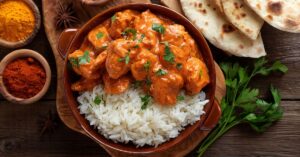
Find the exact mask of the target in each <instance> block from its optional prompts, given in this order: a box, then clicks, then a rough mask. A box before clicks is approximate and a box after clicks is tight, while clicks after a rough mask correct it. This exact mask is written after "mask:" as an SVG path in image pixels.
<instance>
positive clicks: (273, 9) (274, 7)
mask: <svg viewBox="0 0 300 157" xmlns="http://www.w3.org/2000/svg"><path fill="white" fill-rule="evenodd" d="M267 10H268V12H269V13H271V14H274V15H277V16H279V15H281V14H282V3H281V2H269V3H268V9H267Z"/></svg>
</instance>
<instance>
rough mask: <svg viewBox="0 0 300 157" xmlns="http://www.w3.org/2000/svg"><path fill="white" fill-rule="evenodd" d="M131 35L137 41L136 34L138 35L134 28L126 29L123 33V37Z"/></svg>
mask: <svg viewBox="0 0 300 157" xmlns="http://www.w3.org/2000/svg"><path fill="white" fill-rule="evenodd" d="M129 33H130V34H132V36H133V39H132V40H135V39H136V34H137V31H136V29H134V28H126V29H125V31H124V32H122V35H123V36H128V35H129Z"/></svg>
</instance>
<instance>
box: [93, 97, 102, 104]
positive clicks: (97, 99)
mask: <svg viewBox="0 0 300 157" xmlns="http://www.w3.org/2000/svg"><path fill="white" fill-rule="evenodd" d="M101 101H102V100H101V98H100V97H99V96H98V95H97V96H96V97H95V99H94V103H95V104H96V105H99V104H100V103H101Z"/></svg>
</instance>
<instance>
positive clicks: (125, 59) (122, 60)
mask: <svg viewBox="0 0 300 157" xmlns="http://www.w3.org/2000/svg"><path fill="white" fill-rule="evenodd" d="M129 53H130V51H128V53H127V54H126V55H125V57H124V58H118V62H125V64H129V62H130V56H129Z"/></svg>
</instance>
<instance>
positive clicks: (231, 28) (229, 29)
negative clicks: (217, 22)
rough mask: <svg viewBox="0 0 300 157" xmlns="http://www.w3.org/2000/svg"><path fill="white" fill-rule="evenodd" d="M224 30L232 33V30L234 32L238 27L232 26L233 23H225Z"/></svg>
mask: <svg viewBox="0 0 300 157" xmlns="http://www.w3.org/2000/svg"><path fill="white" fill-rule="evenodd" d="M222 30H223V33H231V32H234V31H235V30H236V28H235V27H234V26H232V25H231V24H224V25H223V26H222Z"/></svg>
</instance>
